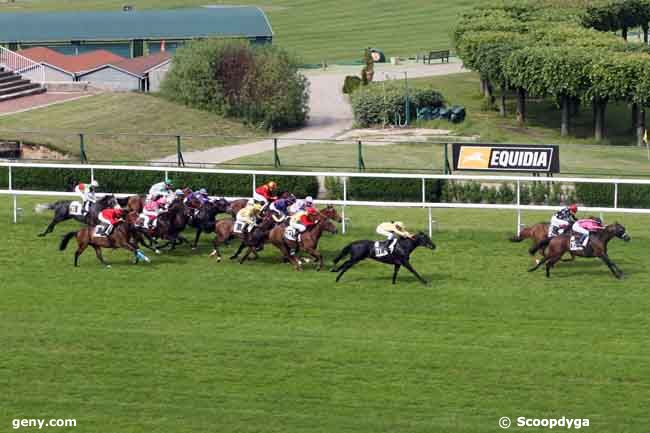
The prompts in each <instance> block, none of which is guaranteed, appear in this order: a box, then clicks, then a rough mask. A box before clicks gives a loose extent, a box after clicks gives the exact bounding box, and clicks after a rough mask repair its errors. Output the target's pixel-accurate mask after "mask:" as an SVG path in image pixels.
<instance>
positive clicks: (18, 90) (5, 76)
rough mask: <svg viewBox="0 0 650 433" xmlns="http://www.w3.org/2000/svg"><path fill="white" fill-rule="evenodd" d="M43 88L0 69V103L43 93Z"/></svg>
mask: <svg viewBox="0 0 650 433" xmlns="http://www.w3.org/2000/svg"><path fill="white" fill-rule="evenodd" d="M45 91H46V89H45V87H43V86H41V85H40V84H38V83H32V82H31V81H30V80H27V79H24V78H23V77H22V76H21V75H19V74H16V73H15V72H11V71H7V70H5V68H4V67H0V102H3V101H8V100H10V99H16V98H22V97H23V96H30V95H37V94H39V93H44V92H45Z"/></svg>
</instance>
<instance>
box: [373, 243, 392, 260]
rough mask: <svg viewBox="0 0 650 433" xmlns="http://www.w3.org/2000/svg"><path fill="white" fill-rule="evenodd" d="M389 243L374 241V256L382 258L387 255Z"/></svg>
mask: <svg viewBox="0 0 650 433" xmlns="http://www.w3.org/2000/svg"><path fill="white" fill-rule="evenodd" d="M389 242H390V241H375V256H377V257H383V256H387V255H388V254H389V251H388V243H389Z"/></svg>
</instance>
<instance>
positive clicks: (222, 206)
mask: <svg viewBox="0 0 650 433" xmlns="http://www.w3.org/2000/svg"><path fill="white" fill-rule="evenodd" d="M209 203H212V206H214V208H215V210H216V211H217V213H225V212H228V208H229V207H230V203H228V200H226V199H225V198H218V199H216V200H213V201H211V202H209Z"/></svg>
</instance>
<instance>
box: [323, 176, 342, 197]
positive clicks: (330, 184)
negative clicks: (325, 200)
mask: <svg viewBox="0 0 650 433" xmlns="http://www.w3.org/2000/svg"><path fill="white" fill-rule="evenodd" d="M325 189H326V190H327V194H328V197H329V198H331V199H334V200H341V199H343V185H342V184H341V180H340V179H339V178H338V177H326V178H325Z"/></svg>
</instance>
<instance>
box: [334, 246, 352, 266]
mask: <svg viewBox="0 0 650 433" xmlns="http://www.w3.org/2000/svg"><path fill="white" fill-rule="evenodd" d="M350 248H352V244H348V245H346V246H345V247H343V249H342V250H341V252H340V253H339V254H338V255H337V256H336V257H335V258H334V264H337V263H338V262H339V260H341V259H342V258H343V257H345V256H347V255H348V254H350Z"/></svg>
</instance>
